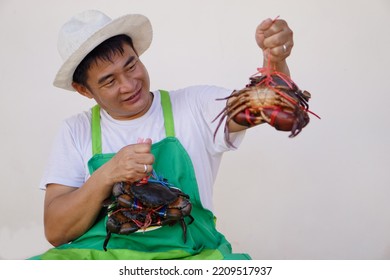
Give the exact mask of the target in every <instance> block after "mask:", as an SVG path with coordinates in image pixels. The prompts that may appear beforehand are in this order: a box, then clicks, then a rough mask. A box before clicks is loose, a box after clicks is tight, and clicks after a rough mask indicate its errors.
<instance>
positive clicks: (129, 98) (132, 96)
mask: <svg viewBox="0 0 390 280" xmlns="http://www.w3.org/2000/svg"><path fill="white" fill-rule="evenodd" d="M140 95H141V90H139V91H137V92H136V93H135V94H133V95H131V96H130V97H128V98H126V99H125V100H123V101H124V102H126V101H132V100H133V99H135V98H137V97H138V96H140Z"/></svg>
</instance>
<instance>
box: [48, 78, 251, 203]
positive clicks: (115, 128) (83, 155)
mask: <svg viewBox="0 0 390 280" xmlns="http://www.w3.org/2000/svg"><path fill="white" fill-rule="evenodd" d="M231 92H232V91H231V90H227V89H224V88H220V87H214V86H193V87H188V88H184V89H181V90H175V91H170V92H169V94H170V98H171V103H172V111H173V116H174V127H175V134H176V137H177V138H178V140H179V141H180V143H181V144H182V145H183V147H184V148H185V149H186V151H187V153H188V154H189V156H190V158H191V160H192V163H193V166H194V169H195V175H196V178H197V182H198V186H199V194H200V199H201V201H202V205H203V206H204V207H205V208H207V209H209V210H212V208H213V207H212V194H213V184H214V181H215V179H216V175H217V171H218V168H219V165H220V161H221V158H222V154H223V152H225V151H228V150H230V149H232V148H231V147H229V146H228V145H227V144H226V143H225V139H224V125H225V124H224V123H223V124H222V125H221V127H220V129H219V131H218V133H217V135H216V138H215V141H214V131H215V129H216V127H217V124H218V120H216V121H215V122H212V121H213V119H214V118H215V117H216V116H217V115H218V113H219V112H220V111H221V110H222V109H223V107H224V106H225V104H226V102H225V101H216V99H217V98H223V97H226V96H228V95H230V94H231ZM153 94H154V99H153V103H152V105H151V107H150V109H149V110H148V112H147V113H146V114H145V115H143V116H142V117H140V118H138V119H135V120H130V121H118V120H115V119H113V118H112V117H111V116H110V115H108V114H107V112H106V111H104V110H101V131H102V149H103V151H102V152H103V153H116V152H118V151H119V150H120V149H121V148H123V147H124V146H126V145H129V144H134V143H137V140H138V139H139V138H151V139H152V141H153V143H156V142H159V141H160V140H162V139H164V138H165V137H166V135H165V127H164V118H163V112H162V107H161V99H160V92H159V91H155V92H153ZM244 134H245V133H244V132H239V133H233V134H231V135H230V138H231V140H232V141H233V143H234V145H235V147H238V145H239V144H240V142H241V140H242V138H243V136H244ZM91 157H92V139H91V110H88V111H86V112H83V113H80V114H78V115H75V116H72V117H70V118H68V119H66V120H65V121H64V122H63V123H62V126H61V129H60V131H59V133H58V135H57V137H56V139H55V141H54V145H53V148H52V152H51V154H50V157H49V160H48V164H47V167H46V169H45V172H44V175H43V178H42V180H41V185H40V188H42V189H45V188H46V185H47V184H50V183H55V184H62V185H66V186H70V187H81V186H82V185H83V184H84V182H85V181H86V180H87V179H88V178H89V176H90V174H89V171H88V161H89V159H90V158H91Z"/></svg>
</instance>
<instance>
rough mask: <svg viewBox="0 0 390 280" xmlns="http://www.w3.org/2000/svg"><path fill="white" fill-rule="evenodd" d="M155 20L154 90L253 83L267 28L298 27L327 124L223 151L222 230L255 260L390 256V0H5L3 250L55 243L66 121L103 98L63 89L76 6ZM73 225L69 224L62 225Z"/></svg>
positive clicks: (299, 70)
mask: <svg viewBox="0 0 390 280" xmlns="http://www.w3.org/2000/svg"><path fill="white" fill-rule="evenodd" d="M91 8H93V9H100V10H102V11H104V12H105V13H106V14H108V15H109V16H111V17H117V16H121V15H123V14H126V13H142V14H145V15H146V16H148V17H149V18H150V20H151V22H152V24H153V27H154V41H153V43H152V46H151V48H150V49H149V50H148V51H147V52H146V53H145V54H144V55H143V57H142V59H143V62H144V63H145V65H146V67H147V68H148V70H149V74H150V76H151V81H152V84H151V87H152V89H158V88H164V89H168V90H169V89H175V88H180V87H184V86H188V85H194V84H215V85H220V86H224V87H228V88H232V89H240V88H242V87H243V86H244V85H245V84H246V83H247V80H248V77H249V76H250V75H251V74H253V73H255V71H256V68H257V67H259V66H261V62H262V56H261V52H260V50H259V49H258V47H257V45H256V43H255V40H254V31H255V28H256V26H257V24H259V23H260V22H261V21H262V20H263V19H265V18H268V17H270V18H274V17H276V16H278V15H279V16H280V17H281V18H283V19H285V20H287V21H288V23H289V25H290V27H291V28H292V29H293V30H294V39H295V47H294V49H293V53H292V55H291V57H290V58H289V59H288V62H289V65H290V68H291V73H292V78H293V79H294V81H295V82H296V83H297V84H298V85H299V86H300V87H301V89H306V90H308V91H309V92H311V94H312V100H311V102H310V106H311V109H312V110H313V111H314V112H316V113H317V114H319V115H320V116H321V117H322V119H321V120H318V119H316V118H313V117H312V118H311V122H310V124H309V125H308V126H307V127H306V128H305V129H304V131H303V132H302V133H301V134H300V135H299V136H298V137H296V138H294V139H289V138H288V133H283V132H277V131H276V130H274V129H273V128H271V127H268V126H265V125H263V126H261V127H259V128H256V129H252V130H250V131H248V133H247V136H246V138H245V140H244V142H243V144H242V146H241V148H240V149H239V150H238V151H235V152H232V153H228V154H226V155H225V157H224V161H223V163H222V166H221V169H220V173H219V176H218V178H217V182H216V184H215V208H216V209H215V214H216V215H217V217H218V227H219V229H220V230H221V231H222V232H223V233H224V234H225V235H226V237H227V238H228V239H229V240H230V241H231V243H232V245H233V248H234V251H236V252H247V253H249V254H251V256H252V257H253V258H254V259H390V203H389V198H390V147H389V143H390V132H389V128H390V125H389V124H390V123H389V118H388V107H389V104H390V89H389V86H388V84H387V83H388V80H389V74H390V73H389V66H388V65H389V64H390V55H389V50H390V36H389V35H390V34H389V29H388V27H389V26H390V2H389V1H387V0H372V1H356V0H345V1H340V0H328V1H305V0H297V1H287V0H286V1H282V0H273V1H260V0H257V1H255V0H245V1H233V0H229V1H228V0H225V1H222V0H214V1H206V0H196V1H195V0H189V1H179V0H175V1H173V0H165V1H135V0H132V1H131V0H121V1H119V0H117V1H103V0H84V1H78V0H77V1H76V0H68V1H65V2H64V1H63V2H58V1H47V0H34V1H22V0H12V1H11V0H0V34H1V44H0V46H1V47H0V48H1V51H0V61H1V64H0V77H1V82H0V94H1V110H0V127H1V138H0V139H1V147H0V155H1V157H2V159H1V160H0V170H1V176H0V188H1V195H0V213H1V223H0V259H24V258H27V257H30V256H33V255H35V254H39V253H42V252H44V251H45V250H46V249H48V248H50V245H49V244H48V243H47V242H46V240H45V237H44V233H43V223H42V215H43V212H42V210H43V197H44V192H43V191H41V190H39V189H38V184H39V180H40V177H41V174H42V171H43V168H44V165H45V162H46V159H47V156H48V153H49V149H50V146H51V143H52V140H53V138H54V135H55V134H56V132H57V129H58V127H59V124H60V122H61V121H62V120H63V119H64V118H66V117H68V116H70V115H72V114H74V113H78V112H80V111H82V110H87V109H88V108H89V107H91V106H92V105H93V103H92V102H91V101H89V100H87V99H86V98H83V97H81V96H80V95H77V94H76V93H71V92H67V91H64V90H60V89H57V88H54V87H53V86H52V80H53V77H54V75H55V73H56V71H57V70H58V68H59V66H60V65H61V59H60V57H59V55H58V53H57V48H56V43H57V34H58V30H59V28H60V27H61V25H62V24H63V23H64V22H65V21H66V20H67V19H68V18H69V17H70V16H72V15H73V14H74V13H77V12H80V11H82V10H85V9H91ZM59 222H61V221H59Z"/></svg>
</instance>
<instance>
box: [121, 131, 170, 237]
mask: <svg viewBox="0 0 390 280" xmlns="http://www.w3.org/2000/svg"><path fill="white" fill-rule="evenodd" d="M144 142H145V140H144V139H143V138H138V140H137V143H144ZM148 183H157V184H160V185H163V186H165V187H167V188H169V187H170V186H173V185H172V184H170V183H168V182H167V180H165V179H164V178H163V177H161V176H158V174H157V173H156V171H155V170H154V169H153V170H152V171H151V172H149V173H148V174H147V176H145V177H143V178H142V179H141V180H139V181H137V182H135V183H134V184H135V185H137V186H145V187H147V186H146V185H147V184H148ZM134 206H135V210H137V211H142V210H143V209H144V206H143V205H142V204H140V203H138V202H136V203H135V205H134ZM164 207H166V206H164V205H162V206H159V207H157V208H154V209H149V212H148V213H147V215H146V217H145V221H143V222H142V221H139V220H136V219H132V221H133V222H134V223H135V224H136V225H137V226H138V227H139V228H140V229H142V230H143V231H145V230H146V229H147V228H148V227H149V226H150V225H151V223H152V214H153V213H158V212H159V211H161V210H162V208H164ZM118 211H120V209H118Z"/></svg>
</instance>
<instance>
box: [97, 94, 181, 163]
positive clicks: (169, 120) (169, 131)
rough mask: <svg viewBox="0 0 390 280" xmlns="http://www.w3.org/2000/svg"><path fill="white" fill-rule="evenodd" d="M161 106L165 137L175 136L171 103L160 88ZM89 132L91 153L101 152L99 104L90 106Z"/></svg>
mask: <svg viewBox="0 0 390 280" xmlns="http://www.w3.org/2000/svg"><path fill="white" fill-rule="evenodd" d="M160 94H161V106H162V108H163V115H164V126H165V135H166V137H175V124H174V121H173V113H172V104H171V98H170V97H169V92H168V91H166V90H160ZM91 133H92V155H97V154H101V153H102V134H101V128H100V106H99V105H98V104H96V105H95V106H93V107H92V119H91Z"/></svg>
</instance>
